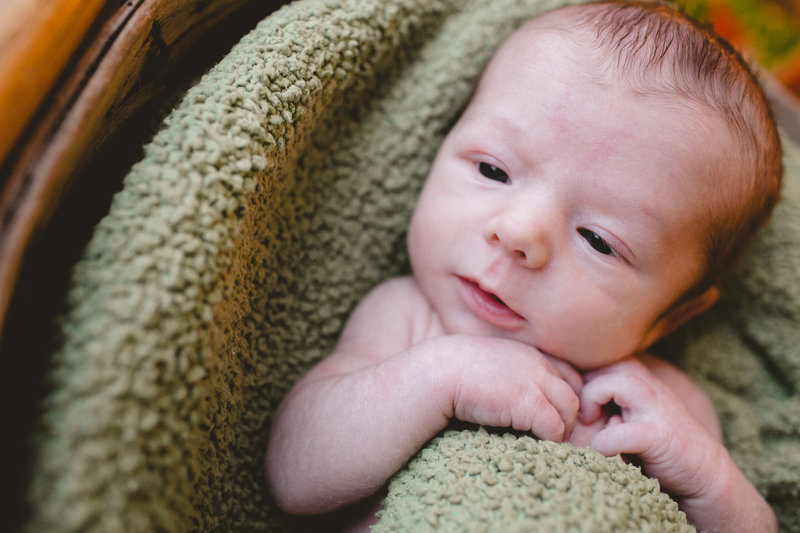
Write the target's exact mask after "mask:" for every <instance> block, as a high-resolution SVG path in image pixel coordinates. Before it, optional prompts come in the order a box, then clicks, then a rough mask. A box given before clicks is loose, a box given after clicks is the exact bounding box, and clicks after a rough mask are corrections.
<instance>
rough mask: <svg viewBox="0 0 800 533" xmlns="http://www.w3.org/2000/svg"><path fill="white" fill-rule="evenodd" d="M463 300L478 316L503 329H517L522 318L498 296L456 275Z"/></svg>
mask: <svg viewBox="0 0 800 533" xmlns="http://www.w3.org/2000/svg"><path fill="white" fill-rule="evenodd" d="M458 279H459V281H460V282H461V287H462V289H463V294H464V300H465V302H466V304H467V306H468V307H469V308H470V310H471V311H472V312H473V313H475V314H476V315H477V316H478V317H479V318H481V319H483V320H485V321H486V322H489V323H491V324H494V325H495V326H499V327H502V328H505V329H517V328H519V327H520V325H521V323H522V321H524V318H522V316H520V315H519V314H517V312H516V311H514V310H513V309H511V308H510V307H508V306H507V305H506V304H505V303H504V302H503V301H502V300H501V299H500V298H499V297H498V296H496V295H494V294H492V293H490V292H487V291H485V290H483V289H482V288H481V287H480V285H478V283H477V282H475V281H472V280H470V279H467V278H462V277H461V276H459V277H458Z"/></svg>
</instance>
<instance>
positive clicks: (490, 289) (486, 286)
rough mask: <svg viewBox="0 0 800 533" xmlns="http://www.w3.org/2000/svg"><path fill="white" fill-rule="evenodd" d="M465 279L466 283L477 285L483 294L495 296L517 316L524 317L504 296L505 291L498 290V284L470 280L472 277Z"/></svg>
mask: <svg viewBox="0 0 800 533" xmlns="http://www.w3.org/2000/svg"><path fill="white" fill-rule="evenodd" d="M463 279H464V280H466V281H469V282H472V283H474V284H475V285H477V286H478V288H479V289H480V290H482V291H483V292H485V293H487V294H489V295H490V296H493V297H495V298H496V299H498V300H500V301H501V302H502V303H503V305H505V306H506V307H508V308H509V309H510V310H512V311H513V312H514V313H516V314H517V315H519V316H520V317H522V315H521V314H520V313H519V312H518V311H517V310H516V309H514V307H513V306H511V305H509V303H508V301H507V300H506V298H505V297H504V296H503V294H504V291H503V290H502V289H499V288H496V284H495V283H491V282H487V281H481V280H479V279H476V278H470V277H463Z"/></svg>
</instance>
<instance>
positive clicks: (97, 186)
mask: <svg viewBox="0 0 800 533" xmlns="http://www.w3.org/2000/svg"><path fill="white" fill-rule="evenodd" d="M283 3H287V2H281V1H271V2H251V3H250V4H249V5H247V6H245V7H243V8H242V9H240V10H239V11H238V12H236V13H234V14H232V15H231V16H229V17H228V18H227V19H226V20H224V21H223V22H222V23H220V24H219V25H217V27H215V28H214V29H213V30H212V31H211V32H212V33H213V35H212V36H211V38H209V37H208V36H205V37H202V38H200V39H199V41H198V43H197V44H195V45H194V46H193V47H192V49H191V50H190V51H189V52H188V53H187V54H186V57H185V58H184V59H183V60H182V61H180V64H179V67H178V68H173V69H171V70H169V71H165V72H164V73H163V75H162V76H161V79H160V80H159V85H160V86H161V87H163V89H162V90H161V91H160V92H158V93H157V95H156V97H154V98H152V99H151V100H150V101H149V102H147V103H145V104H143V105H142V106H141V107H140V108H139V109H138V110H136V111H135V112H134V113H133V114H132V116H131V117H130V118H129V119H128V120H127V121H126V122H125V123H124V124H123V125H122V126H121V127H120V128H119V130H118V131H116V132H114V133H113V134H112V135H111V136H110V137H109V139H108V141H107V142H106V143H105V145H104V146H103V147H102V148H101V149H100V150H99V151H98V153H97V155H96V156H95V157H94V158H93V159H92V161H91V162H90V163H89V164H88V165H87V167H86V168H85V170H83V171H81V172H80V173H79V174H78V175H77V176H76V177H75V179H74V181H73V186H72V188H71V189H70V190H69V191H68V192H67V194H66V195H65V196H64V198H63V199H62V201H61V203H60V205H59V207H58V210H57V211H56V213H55V214H54V216H53V218H52V219H51V221H50V222H49V223H48V225H47V228H46V229H45V230H44V231H43V232H42V234H41V235H39V236H38V238H37V239H36V241H35V242H33V243H32V245H31V247H30V248H29V250H28V251H27V253H26V255H25V259H24V263H23V267H22V271H21V274H20V279H19V280H18V282H17V286H16V288H15V292H14V295H13V299H12V301H11V306H10V308H9V312H8V317H7V321H6V324H5V327H4V330H3V335H2V338H1V340H0V376H2V385H0V389H2V394H3V405H4V406H5V410H6V413H7V414H6V416H5V417H4V421H3V422H4V423H3V434H4V438H3V441H4V445H5V446H4V449H5V454H4V456H5V458H6V461H7V465H8V466H7V467H6V468H5V469H4V471H5V472H6V473H7V478H6V479H7V480H8V482H9V484H8V487H9V489H10V490H9V491H8V492H7V494H10V495H11V497H10V498H3V506H4V509H3V510H2V514H0V516H3V518H4V520H3V522H4V523H5V524H7V526H5V527H4V530H6V531H17V530H19V529H20V528H21V526H22V524H23V523H24V522H25V520H26V519H27V517H28V516H29V513H30V512H31V509H29V508H28V507H27V505H26V503H25V493H26V490H27V484H28V472H29V469H30V464H31V459H32V454H31V440H30V436H31V433H32V431H33V430H34V429H35V424H36V420H37V419H38V417H39V416H40V410H41V406H40V403H41V400H42V398H43V396H44V394H45V392H46V380H45V373H46V369H47V367H48V366H49V363H50V357H51V354H52V352H53V350H54V348H55V347H56V346H57V340H56V331H57V328H56V320H57V317H58V315H59V313H60V312H61V311H62V309H63V306H64V301H65V296H66V292H67V287H68V284H69V279H70V275H71V271H72V268H73V266H74V265H75V263H76V262H77V261H78V259H79V258H80V256H81V254H82V251H83V249H84V248H85V246H86V244H87V243H88V241H89V239H90V238H91V235H92V231H93V228H94V227H95V225H96V224H97V223H98V221H99V220H100V219H101V218H102V217H103V216H104V215H105V214H106V213H107V212H108V210H109V207H110V204H111V199H112V197H113V195H114V194H115V193H116V192H117V191H118V190H120V189H121V187H122V180H123V178H124V176H125V175H126V174H127V172H128V169H129V168H130V167H131V165H132V164H133V163H135V162H136V161H138V160H139V159H141V157H142V153H143V146H144V144H146V143H147V142H148V141H149V139H151V138H152V136H153V135H154V134H155V132H156V131H157V129H158V126H159V125H160V123H161V122H162V120H163V119H164V117H165V116H166V115H167V114H168V113H169V111H170V110H171V109H172V108H173V107H174V106H175V105H176V104H177V103H178V102H179V100H180V98H181V97H182V96H183V94H184V93H185V91H186V90H187V89H188V88H189V87H190V86H191V85H192V84H193V83H194V82H196V81H197V80H198V79H199V77H200V76H201V75H202V74H203V73H204V72H205V71H207V70H208V69H209V68H210V67H212V66H213V65H214V64H216V63H217V62H219V61H220V60H221V59H222V58H223V57H224V55H225V54H226V53H227V52H228V51H229V50H230V48H231V47H232V46H233V45H234V44H235V43H236V42H237V41H238V40H239V39H240V38H241V37H242V36H243V35H244V34H246V33H247V32H248V31H249V30H250V29H252V28H253V27H255V25H256V24H257V23H258V21H260V20H261V19H263V18H264V17H265V16H267V15H268V14H269V13H270V12H271V11H274V10H275V9H276V8H277V7H279V6H280V5H282V4H283Z"/></svg>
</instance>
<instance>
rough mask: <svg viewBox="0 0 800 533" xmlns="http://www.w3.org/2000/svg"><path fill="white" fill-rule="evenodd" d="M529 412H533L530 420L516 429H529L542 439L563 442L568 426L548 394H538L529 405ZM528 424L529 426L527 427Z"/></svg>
mask: <svg viewBox="0 0 800 533" xmlns="http://www.w3.org/2000/svg"><path fill="white" fill-rule="evenodd" d="M528 409H529V410H528V412H529V413H532V418H531V421H530V422H527V423H525V424H524V426H523V427H515V428H514V429H517V430H523V431H528V430H530V432H531V433H533V434H534V435H536V436H537V437H539V438H540V439H542V440H551V441H555V442H561V441H562V440H563V439H564V435H565V434H566V432H567V426H566V424H565V422H564V419H563V418H562V416H561V413H559V412H558V410H557V409H556V407H555V406H554V405H553V404H552V403H550V401H549V400H548V398H547V396H545V395H544V394H538V395H537V396H536V397H535V398H534V399H533V400H532V402H531V403H530V405H529V406H528ZM525 426H527V427H525Z"/></svg>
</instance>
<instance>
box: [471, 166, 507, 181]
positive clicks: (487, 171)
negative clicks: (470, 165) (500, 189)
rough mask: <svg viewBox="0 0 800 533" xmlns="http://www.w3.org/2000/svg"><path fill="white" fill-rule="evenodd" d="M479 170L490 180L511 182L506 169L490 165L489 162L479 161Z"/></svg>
mask: <svg viewBox="0 0 800 533" xmlns="http://www.w3.org/2000/svg"><path fill="white" fill-rule="evenodd" d="M478 172H480V173H481V175H483V177H484V178H489V179H490V180H495V181H499V182H500V183H508V182H509V177H508V174H506V172H505V171H504V170H501V169H499V168H497V167H496V166H494V165H490V164H489V163H478Z"/></svg>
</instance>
